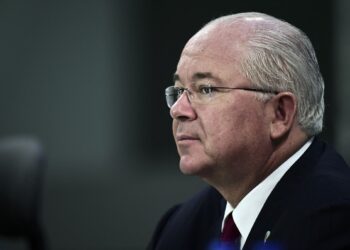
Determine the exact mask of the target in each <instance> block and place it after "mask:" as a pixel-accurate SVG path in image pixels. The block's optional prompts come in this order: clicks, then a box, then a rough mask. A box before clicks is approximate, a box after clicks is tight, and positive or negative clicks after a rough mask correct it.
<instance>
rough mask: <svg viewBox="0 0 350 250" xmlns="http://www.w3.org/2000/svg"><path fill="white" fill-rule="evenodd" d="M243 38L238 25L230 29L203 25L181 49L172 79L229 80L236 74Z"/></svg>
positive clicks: (242, 47)
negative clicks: (228, 30)
mask: <svg viewBox="0 0 350 250" xmlns="http://www.w3.org/2000/svg"><path fill="white" fill-rule="evenodd" d="M243 40H244V39H243V35H242V32H241V29H240V28H237V29H231V30H230V32H227V30H225V29H223V27H217V26H213V27H212V26H209V27H205V28H203V29H202V30H200V31H199V32H198V33H197V34H195V35H194V36H193V37H192V38H191V39H190V40H189V41H188V43H187V44H186V46H185V48H184V49H183V51H182V54H181V57H180V60H179V63H178V65H177V70H176V73H175V80H179V81H196V80H199V79H203V78H211V79H215V80H218V81H228V80H232V78H234V77H237V76H239V75H240V74H239V69H240V68H239V65H240V60H241V57H242V53H243V51H244V49H245V48H244V46H243V43H242V41H243Z"/></svg>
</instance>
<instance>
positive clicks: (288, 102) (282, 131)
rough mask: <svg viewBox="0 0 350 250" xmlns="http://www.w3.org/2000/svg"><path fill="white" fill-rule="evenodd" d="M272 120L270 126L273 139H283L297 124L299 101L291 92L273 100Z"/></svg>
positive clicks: (282, 93) (277, 96) (280, 94)
mask: <svg viewBox="0 0 350 250" xmlns="http://www.w3.org/2000/svg"><path fill="white" fill-rule="evenodd" d="M270 101H271V104H272V120H271V124H270V136H271V139H273V140H276V139H281V138H282V137H284V136H285V135H287V134H288V133H289V131H290V130H291V129H292V127H293V125H294V123H295V117H296V113H297V100H296V97H295V95H293V94H292V93H290V92H281V93H279V94H277V95H276V96H274V97H273V98H272V99H271V100H270Z"/></svg>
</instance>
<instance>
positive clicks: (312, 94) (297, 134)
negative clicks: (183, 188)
mask: <svg viewBox="0 0 350 250" xmlns="http://www.w3.org/2000/svg"><path fill="white" fill-rule="evenodd" d="M174 80H175V86H176V87H179V88H180V90H179V93H180V94H179V95H177V96H175V100H176V102H175V103H173V105H172V106H171V111H170V112H171V115H172V117H173V119H174V121H173V132H174V137H175V140H176V144H177V148H178V151H179V154H180V158H181V159H180V168H181V170H182V171H183V172H185V173H188V174H198V175H200V176H202V177H203V178H208V179H212V180H209V182H210V181H213V182H219V183H220V184H223V182H225V181H231V182H232V181H235V178H236V179H237V180H242V179H252V180H253V179H255V181H257V180H256V179H259V178H264V176H266V175H267V174H268V173H269V172H271V171H272V170H273V168H274V167H276V165H277V164H280V162H281V161H284V160H285V159H284V158H285V157H287V156H289V155H290V154H291V153H293V150H296V149H297V147H298V146H300V144H302V143H303V142H304V141H305V140H306V138H307V137H310V136H313V135H315V134H318V133H319V132H320V131H321V130H322V117H323V111H324V104H323V89H324V85H323V80H322V76H321V74H320V72H319V69H318V64H317V60H316V57H315V53H314V50H313V48H312V45H311V43H310V41H309V40H308V38H307V37H306V36H305V35H304V34H303V33H302V32H301V31H300V30H298V29H297V28H295V27H293V26H291V25H290V24H288V23H286V22H283V21H281V20H278V19H276V18H273V17H270V16H268V15H264V14H260V13H242V14H236V15H230V16H224V17H221V18H218V19H215V20H214V21H212V22H210V23H208V24H207V25H206V26H204V27H203V28H202V29H201V30H200V31H199V32H198V33H197V34H195V35H194V36H193V37H192V38H191V39H190V40H189V41H188V43H187V44H186V46H185V48H184V50H183V52H182V54H181V58H180V60H179V63H178V66H177V70H176V73H175V76H174ZM215 87H219V88H217V89H216V88H215ZM229 88H231V89H229ZM232 88H235V89H232ZM184 89H186V90H184ZM169 91H170V92H169V93H168V94H169V95H173V94H174V91H175V92H176V91H178V89H175V90H174V89H170V90H169ZM175 95H176V94H175ZM177 98H178V99H177ZM171 104H172V103H170V105H171ZM223 185H224V184H223Z"/></svg>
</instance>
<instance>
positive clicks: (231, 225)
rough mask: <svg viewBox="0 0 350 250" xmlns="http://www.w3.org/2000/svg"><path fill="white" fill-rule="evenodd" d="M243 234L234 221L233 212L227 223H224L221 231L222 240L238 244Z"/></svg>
mask: <svg viewBox="0 0 350 250" xmlns="http://www.w3.org/2000/svg"><path fill="white" fill-rule="evenodd" d="M240 236H241V234H240V232H239V231H238V228H237V226H236V224H235V222H234V221H233V218H232V213H231V214H229V215H228V216H227V217H226V220H225V223H224V229H223V230H222V233H221V237H220V239H221V241H222V242H225V243H229V244H238V243H239V241H238V239H239V238H240Z"/></svg>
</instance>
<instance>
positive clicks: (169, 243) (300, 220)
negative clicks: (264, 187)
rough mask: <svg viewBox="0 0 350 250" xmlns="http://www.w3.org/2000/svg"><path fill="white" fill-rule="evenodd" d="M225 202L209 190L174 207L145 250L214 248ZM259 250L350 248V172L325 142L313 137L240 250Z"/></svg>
mask: <svg viewBox="0 0 350 250" xmlns="http://www.w3.org/2000/svg"><path fill="white" fill-rule="evenodd" d="M225 204H226V201H225V200H224V199H223V198H222V196H221V195H220V194H219V193H218V192H217V191H216V190H215V189H213V188H211V187H208V188H206V189H205V190H203V191H202V192H200V193H199V194H197V195H196V196H194V197H193V198H191V199H190V200H188V201H187V202H185V203H183V204H181V205H177V206H175V207H173V208H172V209H170V210H169V211H168V212H167V213H166V214H165V215H164V216H163V218H162V219H161V221H160V222H159V224H158V226H157V228H156V231H155V232H154V235H153V238H152V240H151V242H150V244H149V246H148V248H147V249H148V250H214V247H213V242H215V241H216V240H217V239H218V237H219V234H220V229H221V222H222V218H223V214H224V209H225ZM267 231H270V236H269V238H268V239H267V241H266V242H264V238H265V235H266V233H267ZM262 249H264V250H267V249H269V250H287V249H288V250H304V249H308V250H335V249H337V250H340V249H344V250H345V249H347V250H349V249H350V168H349V167H348V166H347V165H346V163H345V162H344V161H343V159H342V158H341V156H339V155H338V154H337V153H336V152H335V151H334V150H333V149H332V148H330V147H329V146H327V145H326V144H325V143H323V142H320V141H318V140H317V139H315V140H314V142H313V144H312V145H311V146H310V147H309V149H308V150H307V151H306V152H305V153H304V155H303V156H302V157H301V158H300V159H299V160H298V161H297V162H296V163H295V164H294V165H293V166H292V167H291V168H290V169H289V170H288V171H287V173H286V174H285V175H284V176H283V177H282V179H281V180H280V182H279V183H278V184H277V185H276V187H275V188H274V190H273V191H272V193H271V194H270V196H269V197H268V199H267V201H266V203H265V205H264V206H263V208H262V210H261V212H260V214H259V215H258V218H257V219H256V221H255V223H254V225H253V228H252V230H251V231H250V234H249V236H248V239H247V241H246V243H245V245H244V248H243V250H262Z"/></svg>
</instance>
